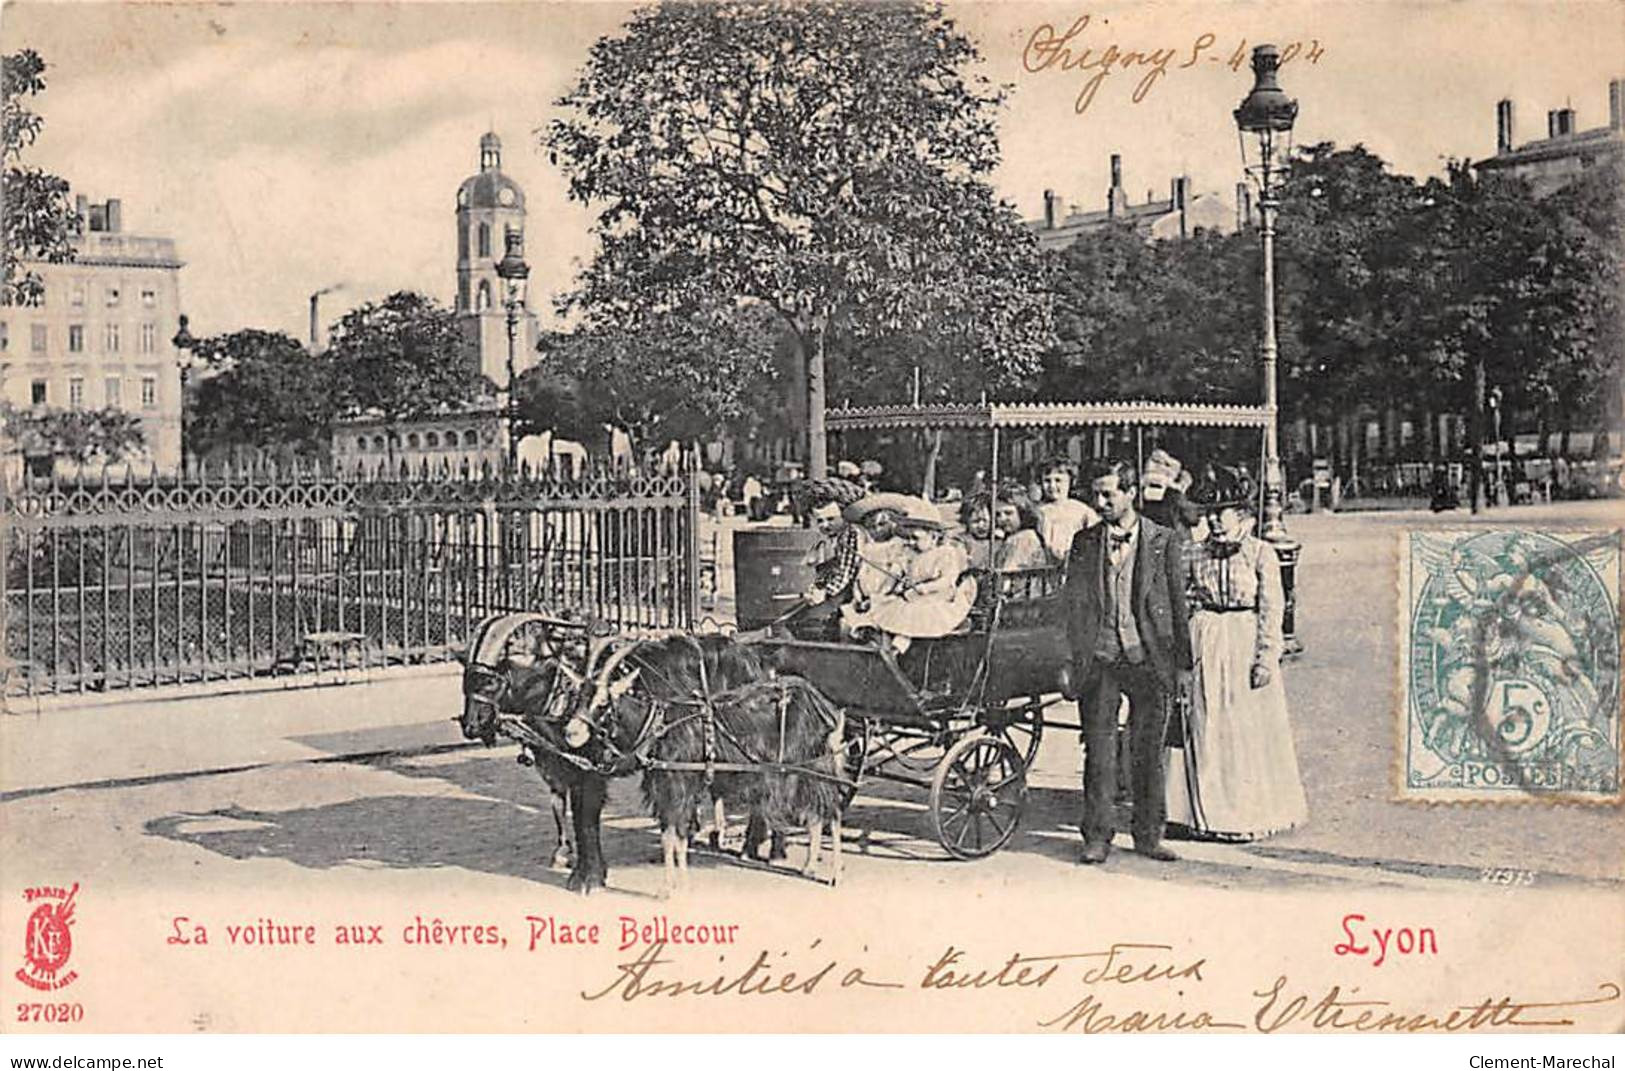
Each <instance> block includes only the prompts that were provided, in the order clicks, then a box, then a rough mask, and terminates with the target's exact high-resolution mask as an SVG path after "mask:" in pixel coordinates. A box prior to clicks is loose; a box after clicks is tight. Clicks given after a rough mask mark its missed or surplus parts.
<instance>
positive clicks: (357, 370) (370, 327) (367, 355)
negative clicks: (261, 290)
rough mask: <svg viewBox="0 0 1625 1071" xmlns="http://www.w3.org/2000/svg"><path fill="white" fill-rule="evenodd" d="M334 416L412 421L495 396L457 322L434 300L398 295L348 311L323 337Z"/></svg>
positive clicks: (407, 294)
mask: <svg viewBox="0 0 1625 1071" xmlns="http://www.w3.org/2000/svg"><path fill="white" fill-rule="evenodd" d="M326 357H327V359H328V360H329V361H331V362H332V366H333V391H334V398H335V403H336V408H337V411H338V412H339V413H340V414H341V415H344V416H362V415H367V414H376V415H377V416H379V417H381V418H382V419H384V420H385V421H390V422H395V421H401V420H411V419H414V418H416V417H424V416H432V415H434V414H436V413H443V412H446V411H448V410H456V409H460V408H463V407H465V406H467V405H468V404H470V403H472V402H474V401H476V400H477V399H479V398H481V397H482V396H489V395H492V394H494V392H495V387H494V386H493V385H492V384H491V381H490V380H488V379H486V378H485V377H484V376H483V375H481V374H480V371H479V369H478V368H476V367H475V364H474V361H473V358H472V356H471V352H470V349H469V346H468V344H467V341H466V339H465V338H464V335H463V333H462V329H461V327H460V326H459V325H458V323H457V316H456V313H454V312H453V311H452V310H450V309H448V308H446V307H445V306H443V305H441V304H439V303H438V302H436V301H435V300H434V299H433V298H430V297H426V296H425V295H423V294H418V293H414V292H412V291H407V290H402V291H398V292H396V293H394V294H391V295H389V296H388V297H386V298H384V299H383V300H382V301H375V302H368V303H367V304H365V305H362V306H360V307H358V308H355V309H351V310H350V311H349V312H347V313H345V314H344V316H343V317H341V318H340V319H339V321H338V322H337V323H335V324H334V325H333V326H332V328H331V331H330V333H329V336H328V348H327V353H326Z"/></svg>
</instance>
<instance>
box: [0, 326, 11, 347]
mask: <svg viewBox="0 0 1625 1071" xmlns="http://www.w3.org/2000/svg"><path fill="white" fill-rule="evenodd" d="M9 349H11V325H10V324H8V323H7V322H6V321H4V320H0V353H4V352H5V351H6V350H9Z"/></svg>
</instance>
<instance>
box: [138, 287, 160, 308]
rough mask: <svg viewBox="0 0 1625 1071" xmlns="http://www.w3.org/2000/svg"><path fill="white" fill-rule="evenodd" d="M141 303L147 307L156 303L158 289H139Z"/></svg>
mask: <svg viewBox="0 0 1625 1071" xmlns="http://www.w3.org/2000/svg"><path fill="white" fill-rule="evenodd" d="M141 304H142V305H145V306H146V307H147V308H149V309H150V308H152V307H153V306H154V305H156V304H158V291H156V290H143V291H141Z"/></svg>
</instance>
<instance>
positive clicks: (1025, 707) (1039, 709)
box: [976, 695, 1044, 770]
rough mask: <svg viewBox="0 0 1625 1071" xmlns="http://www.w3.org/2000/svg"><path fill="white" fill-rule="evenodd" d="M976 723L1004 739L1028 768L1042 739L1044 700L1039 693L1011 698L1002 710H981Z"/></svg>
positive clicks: (1025, 767)
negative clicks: (1037, 694)
mask: <svg viewBox="0 0 1625 1071" xmlns="http://www.w3.org/2000/svg"><path fill="white" fill-rule="evenodd" d="M976 723H977V724H978V725H981V726H983V727H985V728H986V729H987V733H988V735H989V736H996V737H998V738H999V739H1001V740H1005V741H1007V742H1008V743H1009V744H1010V746H1011V747H1013V748H1015V749H1016V753H1017V754H1018V755H1020V756H1021V768H1022V769H1024V770H1030V769H1032V766H1033V760H1034V759H1036V758H1038V745H1039V744H1040V743H1042V742H1043V740H1044V701H1043V700H1042V699H1040V698H1039V697H1038V696H1036V695H1034V696H1022V697H1018V698H1015V699H1011V700H1009V701H1008V702H1006V703H1005V705H1004V707H1003V708H1002V709H992V710H983V711H982V712H981V713H980V714H978V715H977V718H976Z"/></svg>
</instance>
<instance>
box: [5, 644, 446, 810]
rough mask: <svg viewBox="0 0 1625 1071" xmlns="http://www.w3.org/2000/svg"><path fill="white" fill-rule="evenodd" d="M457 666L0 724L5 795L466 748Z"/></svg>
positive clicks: (61, 710) (22, 711)
mask: <svg viewBox="0 0 1625 1071" xmlns="http://www.w3.org/2000/svg"><path fill="white" fill-rule="evenodd" d="M461 672H462V667H461V666H460V665H458V664H457V663H447V664H445V665H441V666H434V667H425V668H423V669H417V668H414V669H412V670H408V671H402V672H396V673H394V674H387V673H386V674H380V673H378V672H376V671H375V672H374V673H373V675H372V678H371V679H370V680H369V681H367V682H366V683H352V684H345V685H322V686H314V687H312V686H306V687H295V688H274V689H270V690H266V691H256V692H247V693H239V694H235V695H206V696H197V697H184V698H155V699H149V700H142V699H140V698H139V697H138V696H134V697H132V699H133V701H131V702H125V703H119V704H99V705H94V706H83V707H69V706H52V707H46V708H45V709H42V710H40V711H39V712H37V713H36V712H35V710H34V708H33V707H32V706H31V705H30V704H29V703H28V701H27V700H22V701H19V702H16V703H14V704H13V707H12V713H10V714H7V715H0V794H4V795H13V794H16V793H19V792H24V793H29V792H37V791H39V790H42V789H51V788H62V787H67V786H70V785H87V784H98V783H104V782H109V781H113V782H118V781H131V780H137V779H143V778H163V777H174V776H183V775H187V774H196V773H205V772H209V771H217V770H230V769H240V768H246V767H252V766H261V765H267V764H272V763H281V762H300V761H309V760H311V759H328V758H338V757H354V756H359V755H368V754H375V753H378V752H382V751H401V750H408V751H410V750H422V749H433V748H440V747H448V746H453V745H457V744H460V743H462V740H463V737H462V733H461V732H460V731H458V728H457V726H456V724H455V723H453V721H452V720H451V719H452V718H454V717H456V715H457V714H458V713H459V712H460V711H461V709H462V690H461Z"/></svg>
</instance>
